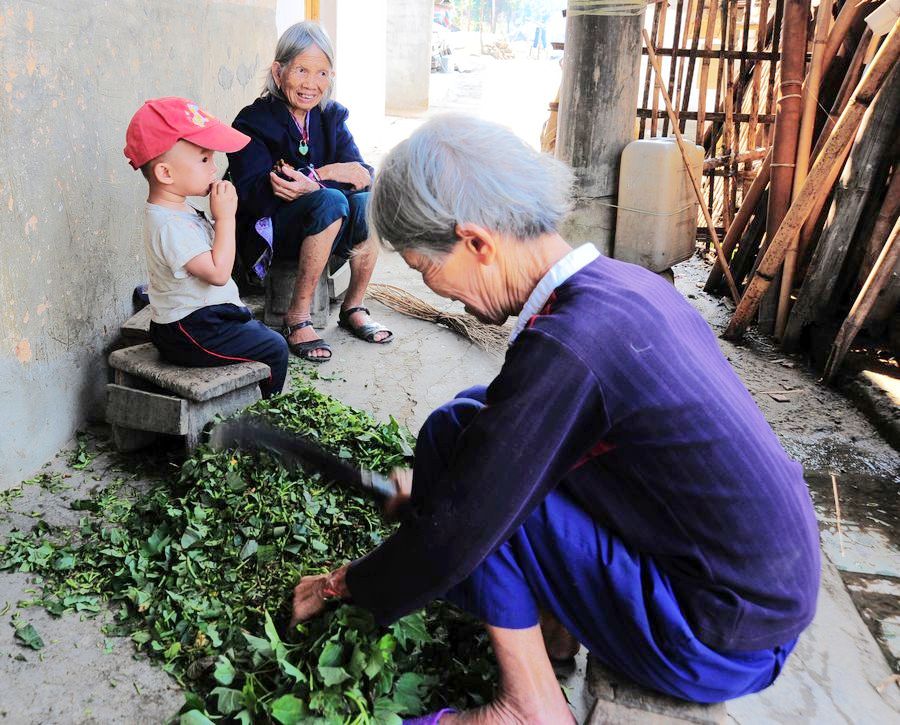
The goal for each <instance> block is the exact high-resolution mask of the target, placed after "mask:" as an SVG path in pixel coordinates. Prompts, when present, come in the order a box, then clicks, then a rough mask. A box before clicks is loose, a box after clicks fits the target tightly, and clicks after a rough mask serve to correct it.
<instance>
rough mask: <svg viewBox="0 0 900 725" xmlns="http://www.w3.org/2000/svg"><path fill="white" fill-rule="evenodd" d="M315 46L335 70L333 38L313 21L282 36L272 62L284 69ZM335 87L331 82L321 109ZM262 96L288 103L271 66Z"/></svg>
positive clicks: (287, 31) (288, 30)
mask: <svg viewBox="0 0 900 725" xmlns="http://www.w3.org/2000/svg"><path fill="white" fill-rule="evenodd" d="M313 45H315V46H317V47H318V48H319V49H320V50H321V51H322V52H323V53H324V54H325V57H326V58H328V64H329V65H330V66H331V67H332V69H334V46H332V44H331V38H329V37H328V33H326V32H325V28H323V27H322V26H321V25H319V23H315V22H312V21H311V20H304V21H303V22H302V23H295V24H294V25H292V26H291V27H289V28H288V29H287V30H285V31H284V32H283V33H282V34H281V37H280V38H279V39H278V43H277V44H276V46H275V57H274V58H273V59H272V60H273V62H275V63H278V64H280V65H281V67H282V68H286V67H287V66H289V65H290V64H291V61H292V60H294V58H296V57H297V56H298V55H300V54H301V53H303V52H304V51H305V50H306V49H307V48H310V47H311V46H313ZM333 85H334V83H333V82H329V84H328V88H327V89H326V91H325V93H323V94H322V100H321V102H320V103H319V107H320V108H323V109H324V108H325V106H327V105H328V101H329V100H331V90H332V86H333ZM261 95H262V96H272V97H273V98H277V99H278V100H279V101H284V102H285V103H287V99H286V98H285V97H284V94H283V93H282V92H281V89H280V88H279V87H278V84H277V83H275V76H274V75H272V67H271V66H269V70H268V72H267V73H266V82H265V85H264V86H263V90H262V94H261Z"/></svg>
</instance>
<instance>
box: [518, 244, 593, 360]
mask: <svg viewBox="0 0 900 725" xmlns="http://www.w3.org/2000/svg"><path fill="white" fill-rule="evenodd" d="M599 256H600V252H598V251H597V247H595V246H594V245H593V244H591V243H590V242H588V243H587V244H582V245H581V246H580V247H578V248H576V249H573V250H572V251H571V252H569V253H568V254H567V255H566V256H565V257H563V258H562V259H560V260H559V261H558V262H557V263H556V264H554V265H553V266H552V267H550V269H549V270H548V271H547V274H545V275H544V276H543V277H541V281H540V282H538V283H537V286H536V287H535V288H534V289H533V290H532V292H531V294H530V295H529V296H528V300H527V301H526V302H525V304H524V306H523V307H522V311H521V312H520V313H519V319H518V320H517V321H516V326H515V327H514V328H513V331H512V333H511V334H510V336H509V344H510V345H512V344H513V343H514V342H515V341H516V338H517V337H518V336H519V333H520V332H522V330H524V329H525V325H527V324H528V320H530V319H531V318H532V317H533V316H534V315H536V314H538V313H539V312H540V311H541V309H543V307H544V305H545V304H546V303H547V300H548V299H550V295H551V294H552V293H553V290H555V289H556V288H557V287H559V286H560V285H561V284H562V283H563V282H565V281H566V280H567V279H569V277H571V276H572V275H573V274H575V273H576V272H579V271H581V269H582V268H584V267H586V266H587V265H589V264H590V263H591V262H593V261H594V260H595V259H597V257H599Z"/></svg>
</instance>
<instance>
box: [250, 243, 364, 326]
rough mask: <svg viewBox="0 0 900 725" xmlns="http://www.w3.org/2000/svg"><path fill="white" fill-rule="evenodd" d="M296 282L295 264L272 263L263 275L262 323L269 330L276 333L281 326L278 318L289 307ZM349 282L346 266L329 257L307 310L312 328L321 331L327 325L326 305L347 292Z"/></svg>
mask: <svg viewBox="0 0 900 725" xmlns="http://www.w3.org/2000/svg"><path fill="white" fill-rule="evenodd" d="M296 280H297V263H296V262H295V261H285V260H281V259H276V260H273V261H272V265H271V266H270V267H269V272H268V274H267V275H266V305H265V309H264V312H263V322H264V323H265V324H266V325H268V326H269V327H272V328H274V329H277V330H280V329H281V328H282V327H283V326H284V323H283V320H282V318H283V317H284V313H285V312H287V310H288V307H289V306H290V304H291V297H293V295H294V284H295V282H296ZM349 281H350V265H349V263H348V262H347V261H346V260H345V259H342V258H341V257H331V259H330V260H329V262H328V264H326V265H325V269H324V270H322V274H321V276H320V277H319V281H318V283H317V284H316V290H315V292H314V293H313V300H312V305H311V307H310V310H309V313H310V315H311V316H312V323H313V327H314V328H315V329H317V330H321V329H323V328H324V327H325V326H326V325H328V313H329V310H330V303H331V301H332V300H336V299H338V298H340V296H341V295H342V294H344V292H346V291H347V285H348V284H349Z"/></svg>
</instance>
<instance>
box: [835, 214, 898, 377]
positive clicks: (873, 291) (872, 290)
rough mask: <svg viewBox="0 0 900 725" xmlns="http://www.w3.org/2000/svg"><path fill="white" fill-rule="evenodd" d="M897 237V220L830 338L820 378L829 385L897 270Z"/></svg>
mask: <svg viewBox="0 0 900 725" xmlns="http://www.w3.org/2000/svg"><path fill="white" fill-rule="evenodd" d="M898 236H900V219H897V221H895V222H894V228H893V229H892V230H891V234H890V236H889V237H888V239H887V242H885V244H884V249H882V250H881V254H880V255H878V259H877V261H876V262H875V266H874V267H872V271H871V272H870V273H869V277H868V278H867V279H866V283H865V284H864V285H863V288H862V290H861V291H860V293H859V296H858V297H857V298H856V301H855V302H854V303H853V307H851V308H850V314H849V315H847V319H846V320H844V324H843V325H841V329H840V330H839V331H838V334H837V337H835V338H834V343H833V344H832V346H831V353H830V354H829V355H828V361H827V362H826V363H825V372H824V373H823V375H822V378H823V380H824V381H825V382H826V383H830V382H831V379H832V378H833V377H834V374H835V373H836V372H837V370H838V368H839V367H840V366H841V363H842V362H843V361H844V357H845V356H846V354H847V350H848V349H849V348H850V345H851V343H852V342H853V340H854V338H855V337H856V334H857V333H858V332H859V329H860V328H861V327H862V326H863V323H864V322H865V321H866V316H867V315H868V314H869V311H870V310H871V309H872V307H873V306H874V304H875V300H876V299H877V298H878V294H879V293H880V292H881V290H882V289H883V288H884V286H885V284H886V283H887V281H888V280H889V279H890V278H891V275H892V274H893V273H894V268H895V267H896V266H897V262H898V261H900V242H898V241H897V237H898Z"/></svg>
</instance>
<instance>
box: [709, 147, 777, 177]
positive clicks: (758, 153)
mask: <svg viewBox="0 0 900 725" xmlns="http://www.w3.org/2000/svg"><path fill="white" fill-rule="evenodd" d="M770 151H771V148H761V149H748V150H747V151H742V152H740V153H739V154H735V155H733V156H732V155H731V154H723V155H721V156H713V157H712V158H710V159H706V160H705V161H704V162H703V170H704V171H709V170H711V169H716V168H718V167H719V166H728V165H730V164H732V163H736V164H751V163H753V162H754V161H759V160H760V159H765V158H766V157H768V155H769V152H770ZM749 171H750V173H751V174H752V175H753V177H754V178H755V177H756V175H757V173H759V172H758V171H757V172H753V170H752V169H750V170H749Z"/></svg>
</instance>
